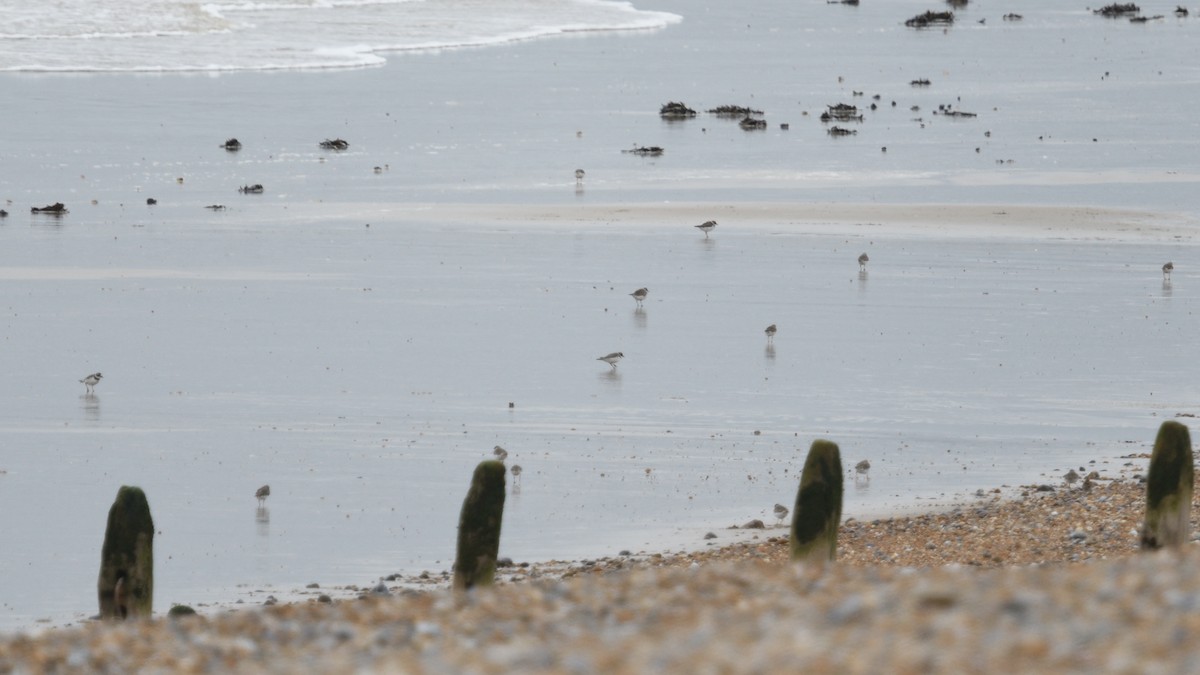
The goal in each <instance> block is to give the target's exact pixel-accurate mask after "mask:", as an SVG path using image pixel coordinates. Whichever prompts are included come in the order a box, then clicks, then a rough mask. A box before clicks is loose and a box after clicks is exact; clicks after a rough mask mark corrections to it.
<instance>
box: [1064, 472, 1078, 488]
mask: <svg viewBox="0 0 1200 675" xmlns="http://www.w3.org/2000/svg"><path fill="white" fill-rule="evenodd" d="M1077 480H1079V474H1078V473H1076V472H1075V469H1071V470H1070V471H1068V472H1066V473H1065V474H1063V481H1065V482H1066V484H1067V487H1071V486H1072V485H1074V484H1075V481H1077Z"/></svg>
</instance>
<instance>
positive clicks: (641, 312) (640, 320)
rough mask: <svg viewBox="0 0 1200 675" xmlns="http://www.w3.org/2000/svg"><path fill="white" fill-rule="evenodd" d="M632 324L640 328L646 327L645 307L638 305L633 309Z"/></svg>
mask: <svg viewBox="0 0 1200 675" xmlns="http://www.w3.org/2000/svg"><path fill="white" fill-rule="evenodd" d="M633 325H634V326H637V327H638V328H641V329H643V330H644V329H645V328H646V310H645V309H643V308H641V307H638V308H637V309H635V310H633Z"/></svg>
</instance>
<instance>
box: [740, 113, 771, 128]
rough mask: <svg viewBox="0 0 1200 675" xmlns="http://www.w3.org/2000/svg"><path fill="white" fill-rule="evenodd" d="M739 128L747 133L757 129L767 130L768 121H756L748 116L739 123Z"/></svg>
mask: <svg viewBox="0 0 1200 675" xmlns="http://www.w3.org/2000/svg"><path fill="white" fill-rule="evenodd" d="M738 126H739V127H741V128H743V129H745V130H746V131H754V130H757V129H766V128H767V121H766V120H760V119H755V118H753V117H749V116H747V117H743V118H742V121H741V122H738Z"/></svg>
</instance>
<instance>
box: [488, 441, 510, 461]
mask: <svg viewBox="0 0 1200 675" xmlns="http://www.w3.org/2000/svg"><path fill="white" fill-rule="evenodd" d="M492 454H493V455H495V456H496V459H498V460H500V461H501V462H503V461H504V460H506V459H508V451H507V450H505V449H504V448H502V447H500V446H498V445H497V446H496V447H494V448H492Z"/></svg>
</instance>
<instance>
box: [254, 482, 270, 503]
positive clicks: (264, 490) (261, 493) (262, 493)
mask: <svg viewBox="0 0 1200 675" xmlns="http://www.w3.org/2000/svg"><path fill="white" fill-rule="evenodd" d="M254 496H255V497H257V498H258V505H259V506H262V505H263V504H264V503H266V501H267V497H270V496H271V486H270V485H264V486H262V487H260V488H258V489H257V490H255V491H254Z"/></svg>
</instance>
